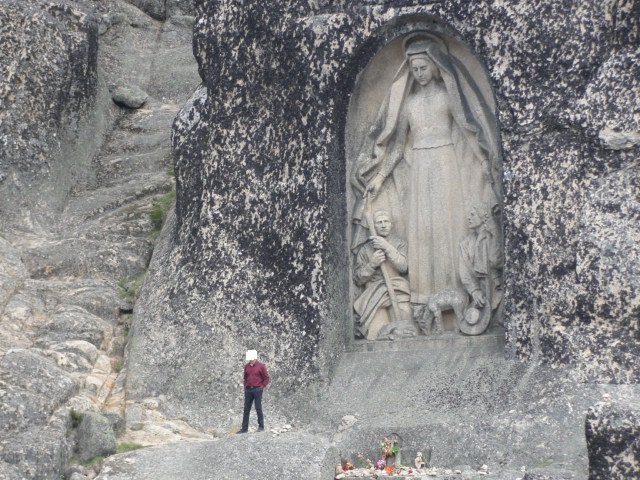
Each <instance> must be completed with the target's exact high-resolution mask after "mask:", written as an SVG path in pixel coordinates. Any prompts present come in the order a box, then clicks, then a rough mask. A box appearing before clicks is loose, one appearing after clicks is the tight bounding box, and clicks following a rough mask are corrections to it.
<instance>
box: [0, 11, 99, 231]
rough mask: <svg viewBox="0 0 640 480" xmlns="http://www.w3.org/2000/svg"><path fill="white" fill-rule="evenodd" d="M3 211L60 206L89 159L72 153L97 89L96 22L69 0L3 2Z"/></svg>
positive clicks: (0, 193)
mask: <svg viewBox="0 0 640 480" xmlns="http://www.w3.org/2000/svg"><path fill="white" fill-rule="evenodd" d="M0 36H1V37H2V42H0V71H1V72H2V75H1V76H0V141H1V143H2V149H1V150H0V172H1V173H0V196H1V197H2V203H0V215H2V217H3V218H4V219H5V221H6V220H7V219H10V218H13V217H16V216H19V214H20V213H21V211H22V210H23V209H26V208H28V209H29V210H30V211H31V215H34V216H35V215H36V213H39V212H43V211H44V212H46V213H48V212H47V210H48V209H53V210H55V209H56V208H59V207H60V206H61V204H62V202H63V200H64V198H65V197H66V195H67V194H68V192H69V189H70V188H71V186H72V185H73V184H74V182H75V181H77V180H78V179H79V178H82V176H83V175H84V174H86V172H87V169H88V167H89V166H90V158H85V159H84V161H83V162H78V163H74V162H73V161H72V160H70V159H69V158H68V154H69V149H68V146H69V144H75V142H73V141H71V139H79V138H82V137H83V136H85V135H86V128H87V123H88V117H87V115H88V113H89V111H90V109H91V107H92V106H93V104H94V100H95V96H96V91H97V84H98V78H97V50H98V24H97V22H96V20H95V17H93V16H91V15H89V14H88V13H86V12H84V11H83V10H81V8H80V7H78V6H77V5H74V4H70V3H65V2H51V3H45V2H20V1H8V2H3V3H2V5H1V6H0Z"/></svg>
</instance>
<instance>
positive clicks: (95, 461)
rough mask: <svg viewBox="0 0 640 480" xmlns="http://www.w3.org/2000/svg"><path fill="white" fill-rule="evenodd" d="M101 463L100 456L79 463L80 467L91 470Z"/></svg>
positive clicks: (102, 459) (102, 460)
mask: <svg viewBox="0 0 640 480" xmlns="http://www.w3.org/2000/svg"><path fill="white" fill-rule="evenodd" d="M102 462H104V457H101V456H100V455H97V456H95V457H93V458H90V459H89V460H85V461H84V462H80V465H82V466H83V467H87V468H93V467H95V466H100V465H102Z"/></svg>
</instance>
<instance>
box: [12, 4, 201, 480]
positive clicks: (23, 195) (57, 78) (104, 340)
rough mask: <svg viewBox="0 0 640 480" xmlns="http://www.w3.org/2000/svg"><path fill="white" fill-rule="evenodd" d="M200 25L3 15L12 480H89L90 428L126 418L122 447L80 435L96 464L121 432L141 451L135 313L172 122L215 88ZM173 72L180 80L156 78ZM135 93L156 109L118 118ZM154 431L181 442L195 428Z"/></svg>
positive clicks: (92, 12)
mask: <svg viewBox="0 0 640 480" xmlns="http://www.w3.org/2000/svg"><path fill="white" fill-rule="evenodd" d="M192 24H193V18H191V19H189V18H188V17H184V16H180V17H179V18H178V20H177V21H175V22H171V21H168V22H167V23H166V25H165V24H162V23H159V22H156V21H154V20H152V19H151V18H150V17H149V16H148V15H146V14H145V13H143V12H142V11H140V10H138V9H137V8H135V7H133V6H131V5H130V4H128V3H125V2H123V1H120V0H113V1H106V2H103V1H101V2H92V1H87V2H84V1H83V2H74V1H73V0H69V1H66V0H61V1H60V2H46V1H42V2H41V1H37V2H27V3H25V2H12V1H10V2H2V4H1V5H0V33H1V35H0V53H1V54H2V55H0V57H1V58H0V67H2V74H0V101H1V102H2V105H1V108H0V135H2V139H1V140H2V142H3V144H4V145H5V146H6V147H7V148H3V149H2V150H1V152H0V166H1V167H2V168H1V171H2V172H3V174H6V177H5V178H4V179H1V180H0V197H1V198H2V201H1V203H0V478H2V479H7V480H14V479H21V480H22V479H38V480H48V479H55V480H59V479H60V478H62V477H63V476H64V478H68V477H70V476H71V475H72V474H76V473H77V474H78V475H79V474H80V472H81V471H85V470H83V467H80V466H78V465H76V466H75V470H77V471H75V470H74V471H72V470H73V469H69V468H67V467H68V462H69V461H70V459H72V455H73V454H74V453H73V452H74V448H75V447H76V446H75V440H74V439H75V432H74V428H75V427H76V426H77V425H76V424H75V423H76V420H77V419H78V418H79V416H81V414H82V413H83V412H85V413H86V415H85V420H87V419H91V418H93V416H94V415H98V414H97V413H95V412H96V411H98V410H112V411H114V412H115V413H114V414H113V416H112V418H110V419H109V420H104V421H102V422H100V421H96V422H94V424H98V423H101V424H102V428H103V429H104V431H105V432H107V437H108V440H107V441H105V440H104V439H100V438H99V437H100V436H99V435H98V434H97V433H96V432H98V433H99V432H100V429H94V428H89V427H86V425H85V426H84V427H82V428H83V431H82V432H78V433H79V437H80V444H81V445H80V446H81V448H78V449H77V452H80V453H76V454H75V455H76V456H77V455H80V454H81V455H82V457H83V460H85V459H87V457H91V456H95V455H104V454H108V453H113V452H114V451H115V438H114V437H113V432H111V434H110V435H109V434H108V433H109V431H111V430H112V428H114V429H117V432H118V433H119V434H120V435H126V431H125V426H124V420H123V416H124V375H125V373H126V369H125V368H124V355H125V351H124V348H125V345H126V342H127V333H128V330H129V325H130V313H127V312H130V311H131V309H132V308H133V305H132V303H133V301H135V289H134V288H133V287H132V285H135V284H139V283H141V281H142V277H143V275H144V272H145V270H146V267H147V264H148V261H149V258H150V255H151V251H152V249H153V245H154V241H155V237H156V236H157V231H156V228H157V227H156V226H155V225H156V223H154V221H152V218H151V216H150V212H151V211H152V210H154V208H159V207H158V206H157V205H158V203H159V202H160V201H161V200H162V201H163V202H164V203H166V202H167V200H166V199H167V198H168V199H169V200H168V201H169V205H166V206H165V207H163V208H165V209H168V208H169V206H170V203H171V199H172V198H173V197H172V194H171V190H172V188H173V178H172V176H171V172H170V171H169V166H170V165H169V161H168V160H169V158H170V155H169V153H170V152H169V148H170V127H171V122H172V120H173V117H174V116H175V114H176V111H177V110H178V105H180V104H181V103H183V102H184V100H185V99H186V98H188V96H189V95H190V94H191V92H192V91H193V90H194V89H195V87H197V85H198V83H199V78H198V75H197V70H196V66H195V62H193V60H192V53H191V31H190V28H191V25H192ZM98 42H99V43H100V48H99V49H98ZM133 46H135V47H133ZM154 55H157V57H154ZM166 56H171V57H172V58H174V59H175V70H174V69H173V68H171V66H169V67H167V66H166V65H164V64H162V63H160V64H158V65H156V64H154V60H155V59H156V58H160V57H163V58H164V57H166ZM189 59H191V63H189ZM172 65H173V64H172ZM5 74H6V75H5ZM152 79H153V81H152ZM121 84H124V85H143V86H144V87H145V90H148V91H149V92H151V93H149V97H148V99H147V101H146V103H145V105H144V108H140V109H137V110H135V111H129V110H127V109H126V108H123V107H121V106H118V105H116V104H115V103H114V102H112V99H111V96H110V95H109V87H110V86H112V85H114V86H116V85H121ZM87 125H88V126H89V128H88V129H85V127H86V126H87ZM12 195H13V196H12ZM161 214H162V212H161ZM159 221H160V222H162V218H160V219H159ZM156 222H157V220H156ZM96 418H99V419H100V418H102V417H96ZM87 421H88V420H87ZM105 422H106V423H105ZM154 422H157V423H162V424H163V425H165V426H166V430H167V431H171V434H172V435H173V437H172V438H173V439H178V438H181V433H182V432H183V430H184V429H187V428H189V426H188V425H187V424H186V423H184V422H183V424H181V425H176V424H172V423H171V422H167V421H166V420H165V419H164V418H163V417H161V416H160V415H157V416H156V417H153V419H150V420H147V422H146V423H154ZM112 425H113V427H112ZM85 427H86V430H87V432H85V431H84V430H85ZM169 429H170V430H169ZM85 433H86V435H84V434H85ZM189 433H191V431H189ZM105 444H108V445H107V448H104V447H105ZM89 447H90V448H89ZM74 461H77V460H74ZM85 473H88V471H85ZM78 475H76V477H77V476H78Z"/></svg>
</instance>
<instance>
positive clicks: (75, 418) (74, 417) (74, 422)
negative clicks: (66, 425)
mask: <svg viewBox="0 0 640 480" xmlns="http://www.w3.org/2000/svg"><path fill="white" fill-rule="evenodd" d="M69 416H70V417H71V428H78V427H79V426H80V422H82V419H83V418H84V413H82V412H79V411H77V410H74V409H73V408H72V409H71V411H70V412H69Z"/></svg>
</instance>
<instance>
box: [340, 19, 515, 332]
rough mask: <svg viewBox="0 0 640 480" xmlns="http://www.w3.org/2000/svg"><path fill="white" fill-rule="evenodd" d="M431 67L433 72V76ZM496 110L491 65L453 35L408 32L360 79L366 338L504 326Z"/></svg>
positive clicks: (358, 277) (353, 157) (358, 295)
mask: <svg viewBox="0 0 640 480" xmlns="http://www.w3.org/2000/svg"><path fill="white" fill-rule="evenodd" d="M420 68H421V69H422V71H423V73H424V71H426V70H429V69H432V70H433V71H432V78H431V80H430V81H427V82H425V81H424V79H422V80H421V79H419V78H418V75H420V73H418V70H420ZM495 112H496V105H495V99H494V96H493V91H492V89H491V86H490V83H489V80H488V77H487V74H486V71H485V69H484V68H483V66H482V64H481V63H480V62H479V61H478V59H477V58H475V56H474V55H473V54H472V53H471V51H470V50H469V49H468V48H467V47H466V46H465V45H464V44H463V43H462V42H461V41H459V40H457V39H456V38H454V37H452V36H451V35H447V34H444V33H441V32H436V31H429V30H413V31H408V32H406V33H403V34H401V35H399V36H397V37H396V38H394V39H393V40H391V41H390V42H389V43H387V44H386V45H385V46H383V47H382V48H381V49H380V50H379V51H378V52H377V54H375V56H374V57H373V58H372V59H371V60H370V61H369V63H368V64H367V65H366V67H365V68H364V69H363V70H362V71H361V72H360V73H359V74H358V76H357V79H356V82H355V87H354V90H353V93H352V95H351V98H350V103H349V108H348V114H347V122H346V129H345V156H346V171H347V186H346V196H347V211H348V220H349V227H348V234H347V236H348V243H349V248H350V259H351V261H350V269H351V270H350V273H351V283H350V285H351V288H350V302H351V304H350V311H351V314H352V318H353V323H354V337H355V338H356V339H357V338H364V339H367V340H386V339H398V338H403V337H414V336H415V337H421V336H425V337H428V336H430V335H435V334H440V333H445V334H451V335H455V334H460V335H479V334H483V333H485V332H486V331H491V330H493V329H495V328H496V325H497V324H498V323H501V316H502V301H503V299H502V267H503V263H504V259H503V258H504V255H503V242H502V237H503V235H502V220H501V205H502V173H501V172H502V158H501V148H500V142H499V138H500V137H499V131H498V125H497V121H496V115H495ZM376 177H378V178H379V181H378V185H376ZM374 194H375V197H374ZM382 211H386V212H387V215H386V217H387V220H388V222H387V223H391V225H392V228H391V231H390V232H388V231H385V228H387V227H385V226H384V223H385V220H384V218H385V214H384V213H382ZM378 223H380V226H379V228H378V230H379V231H376V232H375V233H376V235H375V236H376V237H377V239H376V241H372V240H368V237H369V236H371V230H370V226H369V225H370V224H373V225H374V227H375V225H377V224H378ZM380 238H382V240H380ZM385 242H386V243H385ZM380 250H382V251H384V252H385V261H384V262H383V263H382V264H381V265H379V266H378V265H377V263H378V262H379V261H380V257H379V255H378V256H377V258H376V253H375V252H376V251H380ZM403 257H404V263H406V268H405V267H404V266H403V260H402V258H403ZM389 291H391V292H393V294H392V295H389V293H388V292H389Z"/></svg>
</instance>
